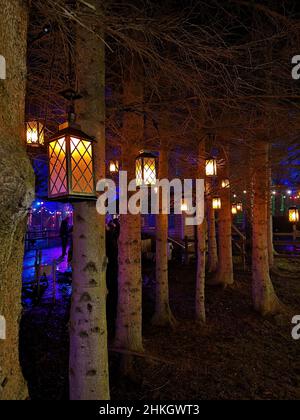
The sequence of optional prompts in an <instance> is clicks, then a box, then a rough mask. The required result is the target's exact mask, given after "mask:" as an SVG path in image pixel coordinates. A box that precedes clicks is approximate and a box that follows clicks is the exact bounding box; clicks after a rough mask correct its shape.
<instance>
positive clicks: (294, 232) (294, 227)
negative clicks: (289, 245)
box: [293, 225, 297, 242]
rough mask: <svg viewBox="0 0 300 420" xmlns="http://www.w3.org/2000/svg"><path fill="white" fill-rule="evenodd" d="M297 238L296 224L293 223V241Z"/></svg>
mask: <svg viewBox="0 0 300 420" xmlns="http://www.w3.org/2000/svg"><path fill="white" fill-rule="evenodd" d="M296 240H297V225H293V241H294V242H295V241H296Z"/></svg>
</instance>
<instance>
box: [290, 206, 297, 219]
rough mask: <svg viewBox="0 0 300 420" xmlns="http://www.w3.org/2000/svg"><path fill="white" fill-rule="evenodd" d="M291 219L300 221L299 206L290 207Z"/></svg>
mask: <svg viewBox="0 0 300 420" xmlns="http://www.w3.org/2000/svg"><path fill="white" fill-rule="evenodd" d="M289 221H290V222H291V223H298V222H299V210H298V208H297V207H291V208H290V209H289Z"/></svg>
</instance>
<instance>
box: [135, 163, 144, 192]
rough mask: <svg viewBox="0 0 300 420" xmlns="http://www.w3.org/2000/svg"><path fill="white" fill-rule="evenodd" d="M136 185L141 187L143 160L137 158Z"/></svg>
mask: <svg viewBox="0 0 300 420" xmlns="http://www.w3.org/2000/svg"><path fill="white" fill-rule="evenodd" d="M135 176H136V185H137V186H138V187H141V186H142V185H143V160H142V158H138V159H137V160H136V164H135Z"/></svg>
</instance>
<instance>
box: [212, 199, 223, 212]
mask: <svg viewBox="0 0 300 420" xmlns="http://www.w3.org/2000/svg"><path fill="white" fill-rule="evenodd" d="M212 207H213V209H214V210H220V209H221V208H222V201H221V198H220V197H214V198H213V199H212Z"/></svg>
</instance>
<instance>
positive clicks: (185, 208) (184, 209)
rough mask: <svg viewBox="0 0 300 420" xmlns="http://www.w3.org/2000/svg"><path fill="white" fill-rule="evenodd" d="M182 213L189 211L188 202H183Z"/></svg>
mask: <svg viewBox="0 0 300 420" xmlns="http://www.w3.org/2000/svg"><path fill="white" fill-rule="evenodd" d="M181 211H188V205H187V202H186V201H184V200H182V202H181Z"/></svg>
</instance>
